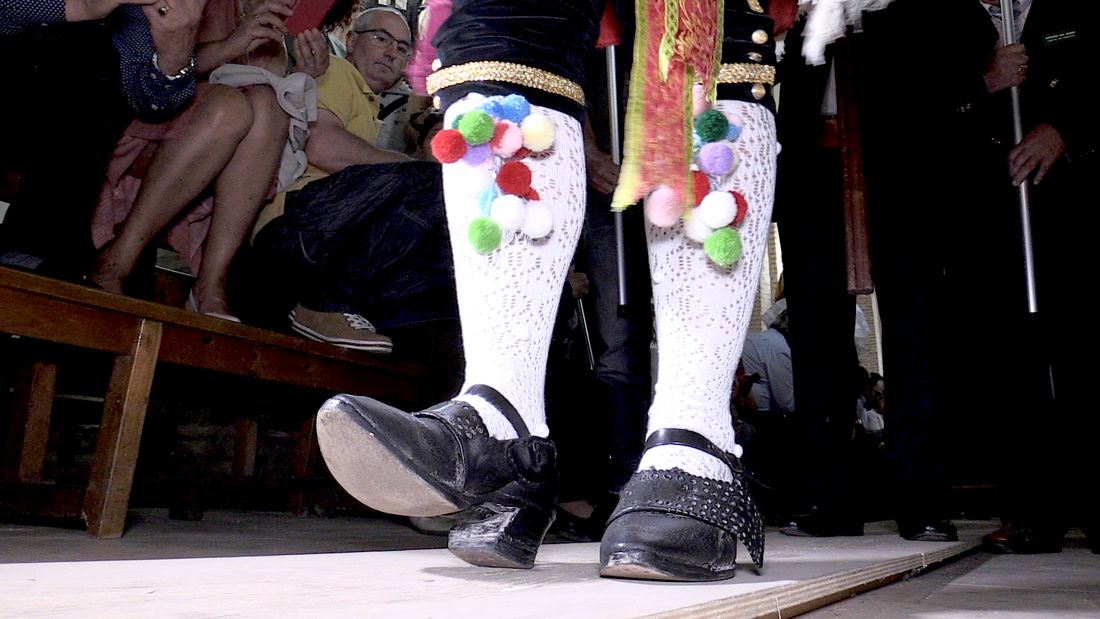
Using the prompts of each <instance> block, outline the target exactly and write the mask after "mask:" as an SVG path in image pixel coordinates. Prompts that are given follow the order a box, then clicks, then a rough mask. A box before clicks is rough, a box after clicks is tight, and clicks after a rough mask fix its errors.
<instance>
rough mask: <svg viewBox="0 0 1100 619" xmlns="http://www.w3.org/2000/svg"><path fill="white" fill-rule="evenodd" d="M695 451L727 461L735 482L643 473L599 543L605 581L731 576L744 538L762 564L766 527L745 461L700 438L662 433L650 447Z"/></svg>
mask: <svg viewBox="0 0 1100 619" xmlns="http://www.w3.org/2000/svg"><path fill="white" fill-rule="evenodd" d="M658 445H682V446H686V447H692V448H694V449H698V450H700V451H705V452H706V453H708V454H710V455H712V456H714V457H716V458H718V459H720V460H722V461H723V462H725V463H726V465H727V466H729V468H730V470H731V471H733V482H725V481H718V480H714V479H708V478H705V477H699V476H697V475H692V474H690V473H686V472H684V471H682V470H680V469H672V470H664V471H660V470H656V469H649V470H644V471H638V472H637V473H635V474H634V476H633V477H631V478H630V481H629V482H627V484H626V486H624V487H623V489H622V493H621V494H620V497H621V498H620V500H619V505H618V507H616V508H615V512H614V513H612V515H611V519H610V521H609V522H608V524H607V529H606V531H605V532H604V536H603V540H602V542H601V544H600V576H605V577H613V578H635V579H642V580H673V581H710V580H723V579H726V578H730V577H731V576H733V572H734V568H735V566H736V559H737V540H738V539H739V538H740V539H741V541H742V543H744V544H745V547H746V548H747V549H748V551H749V554H750V555H751V556H752V560H753V563H755V564H756V566H757V567H761V566H763V564H764V522H763V519H762V518H761V516H760V510H759V509H757V507H756V503H755V502H754V501H753V499H752V495H751V494H749V491H748V485H747V481H746V478H745V473H744V471H743V470H742V468H741V463H740V461H739V460H738V459H737V457H736V456H734V455H733V454H729V453H726V452H724V451H722V450H721V449H719V448H718V447H717V446H716V445H714V443H712V442H710V441H709V440H707V438H706V437H704V436H703V435H701V434H698V433H696V432H691V431H689V430H682V429H678V428H665V429H662V430H657V431H656V432H654V433H653V434H651V435H650V436H649V438H648V439H647V440H646V445H645V448H646V449H651V448H653V447H656V446H658Z"/></svg>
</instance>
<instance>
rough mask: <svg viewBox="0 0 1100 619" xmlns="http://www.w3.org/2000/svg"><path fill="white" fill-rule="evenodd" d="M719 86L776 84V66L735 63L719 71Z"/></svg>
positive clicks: (725, 65)
mask: <svg viewBox="0 0 1100 619" xmlns="http://www.w3.org/2000/svg"><path fill="white" fill-rule="evenodd" d="M718 83H719V84H745V83H753V84H769V85H771V84H775V65H770V64H751V63H748V62H735V63H732V64H723V65H722V67H721V68H720V69H719V70H718Z"/></svg>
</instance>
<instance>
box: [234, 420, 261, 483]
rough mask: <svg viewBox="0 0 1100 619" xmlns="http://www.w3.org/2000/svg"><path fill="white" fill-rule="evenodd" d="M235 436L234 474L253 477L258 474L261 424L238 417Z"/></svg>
mask: <svg viewBox="0 0 1100 619" xmlns="http://www.w3.org/2000/svg"><path fill="white" fill-rule="evenodd" d="M234 430H235V432H234V434H233V474H234V475H236V476H237V477H252V476H253V475H255V474H256V450H257V446H258V443H259V435H260V432H259V430H260V424H258V423H256V420H255V419H249V418H248V417H238V418H237V422H236V424H235V427H234Z"/></svg>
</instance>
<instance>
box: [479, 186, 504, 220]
mask: <svg viewBox="0 0 1100 619" xmlns="http://www.w3.org/2000/svg"><path fill="white" fill-rule="evenodd" d="M500 195H501V193H500V189H499V188H498V187H497V184H496V183H492V184H491V185H489V186H488V187H486V188H485V189H483V190H482V191H481V195H479V196H478V197H477V210H478V212H480V213H481V215H482V216H483V217H488V216H489V212H490V211H491V210H492V207H493V200H496V199H497V198H499V197H500Z"/></svg>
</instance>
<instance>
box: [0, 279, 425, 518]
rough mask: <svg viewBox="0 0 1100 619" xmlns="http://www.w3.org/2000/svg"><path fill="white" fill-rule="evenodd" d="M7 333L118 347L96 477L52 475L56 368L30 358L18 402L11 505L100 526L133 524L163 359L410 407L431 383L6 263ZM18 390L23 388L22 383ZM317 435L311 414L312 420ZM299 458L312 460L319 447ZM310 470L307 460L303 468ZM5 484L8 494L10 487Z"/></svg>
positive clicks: (368, 361) (1, 505) (0, 497)
mask: <svg viewBox="0 0 1100 619" xmlns="http://www.w3.org/2000/svg"><path fill="white" fill-rule="evenodd" d="M0 333H6V334H10V335H18V336H20V337H22V338H33V339H34V340H42V341H46V342H53V343H56V344H62V345H68V346H75V347H78V348H81V349H90V350H96V351H102V352H105V353H109V354H111V355H114V361H113V366H112V372H111V376H110V381H109V386H108V389H107V393H106V396H105V399H104V403H103V416H102V421H101V424H100V428H99V433H98V436H97V441H96V448H95V454H94V457H93V462H92V469H91V475H90V479H89V481H88V484H87V486H86V487H83V488H71V487H60V486H58V485H55V484H46V483H43V480H42V471H43V462H44V459H45V456H46V441H47V438H48V435H49V426H50V414H51V409H52V406H53V395H54V393H53V391H54V384H55V380H56V376H57V367H56V365H55V364H53V363H51V362H41V361H35V362H33V363H32V364H31V370H30V372H29V373H28V378H27V381H26V385H25V387H24V388H23V389H17V392H19V393H22V394H23V397H22V398H18V397H17V398H16V399H17V400H18V399H21V400H22V401H21V402H16V403H15V405H14V406H12V414H13V415H14V419H13V420H12V423H11V424H10V427H11V428H12V431H11V432H9V436H8V440H7V446H6V452H7V453H6V454H5V455H6V457H5V466H4V469H3V473H4V477H5V480H6V483H4V484H3V485H0V512H7V513H13V512H14V513H17V514H18V515H21V516H53V517H62V518H73V517H81V518H83V520H84V521H85V523H86V524H87V528H88V531H89V533H91V534H92V535H94V536H96V537H101V538H117V537H120V536H121V535H122V533H123V530H124V527H125V520H126V513H127V510H128V506H129V501H130V491H131V486H132V484H133V479H134V470H135V467H136V465H137V458H138V446H139V444H140V440H141V433H142V427H143V424H144V421H145V414H146V408H147V407H148V403H149V394H150V389H151V386H152V382H153V376H154V372H155V371H156V368H157V367H158V364H160V363H169V364H177V365H180V366H187V367H193V368H200V369H203V370H212V371H215V372H223V373H229V374H236V375H240V376H247V377H254V378H259V379H266V380H270V381H278V382H280V383H286V384H291V385H297V386H301V387H309V388H315V389H320V390H325V391H330V392H352V393H360V394H364V395H370V396H372V397H377V398H380V399H384V400H387V401H390V402H393V403H395V404H397V405H402V406H422V405H424V404H425V402H427V403H430V402H432V401H438V399H442V398H441V397H440V396H441V395H444V394H438V393H431V391H432V389H428V388H426V387H425V385H431V384H433V381H431V380H428V379H429V378H430V372H429V370H428V369H427V368H425V367H423V366H420V365H417V364H412V363H408V362H401V361H395V360H393V359H390V358H388V357H385V356H377V355H370V354H367V353H362V352H356V351H349V350H345V349H342V348H339V347H336V346H331V345H329V344H324V343H321V342H314V341H311V340H306V339H303V338H298V337H294V336H291V335H286V334H282V333H277V332H273V331H269V330H265V329H259V328H256V327H252V326H248V325H242V324H236V323H231V322H227V321H224V320H219V319H217V318H211V317H208V316H203V315H201V314H197V313H193V312H188V311H184V310H182V309H177V308H175V307H170V306H166V305H161V304H158V303H153V302H149V301H143V300H139V299H132V298H128V297H123V296H119V295H114V294H110V293H107V292H104V291H101V290H96V289H93V288H89V287H85V286H80V285H78V284H72V283H68V282H64V281H59V280H54V279H49V278H44V277H41V276H37V275H34V274H31V273H27V272H22V271H18V270H13V269H8V268H3V267H0ZM17 395H18V394H17ZM303 431H304V432H305V433H306V434H307V438H308V439H309V441H310V442H311V443H312V441H313V440H315V439H314V437H313V435H312V419H310V420H309V421H308V422H307V424H303ZM297 451H298V452H299V455H298V456H296V459H297V460H299V462H296V463H295V465H294V466H295V469H296V470H300V469H303V468H304V467H306V466H307V463H306V460H308V457H309V456H308V453H301V452H302V450H301V449H299V450H297ZM300 472H301V473H302V475H305V474H306V472H305V471H300ZM4 495H8V497H7V498H4Z"/></svg>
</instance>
